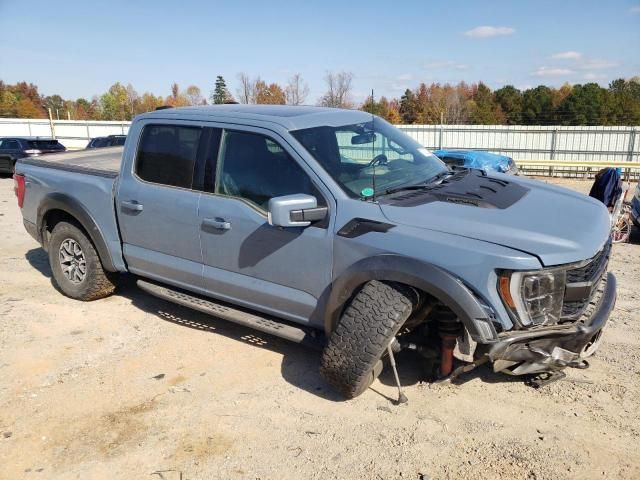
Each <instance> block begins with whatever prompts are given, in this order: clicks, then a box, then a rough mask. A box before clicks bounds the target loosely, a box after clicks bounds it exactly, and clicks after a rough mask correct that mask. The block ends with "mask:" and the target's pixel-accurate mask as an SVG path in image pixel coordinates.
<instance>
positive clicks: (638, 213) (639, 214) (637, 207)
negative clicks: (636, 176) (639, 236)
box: [631, 182, 640, 228]
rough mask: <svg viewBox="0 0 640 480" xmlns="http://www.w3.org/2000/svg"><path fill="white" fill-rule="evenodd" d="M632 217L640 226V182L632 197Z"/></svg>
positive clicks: (639, 226) (637, 225) (636, 224)
mask: <svg viewBox="0 0 640 480" xmlns="http://www.w3.org/2000/svg"><path fill="white" fill-rule="evenodd" d="M631 219H632V220H633V223H634V224H635V226H636V227H638V228H640V182H638V184H637V185H636V189H635V191H634V193H633V198H632V199H631Z"/></svg>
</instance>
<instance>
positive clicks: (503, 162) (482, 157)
mask: <svg viewBox="0 0 640 480" xmlns="http://www.w3.org/2000/svg"><path fill="white" fill-rule="evenodd" d="M433 154H434V155H435V156H437V157H438V158H440V159H441V160H442V161H443V162H444V163H446V164H447V165H449V166H452V167H453V166H456V167H467V168H479V169H481V170H486V171H490V172H500V173H509V174H512V175H517V174H518V166H517V165H516V162H514V161H513V158H511V157H507V156H505V155H498V154H497V153H491V152H483V151H480V150H436V151H434V152H433Z"/></svg>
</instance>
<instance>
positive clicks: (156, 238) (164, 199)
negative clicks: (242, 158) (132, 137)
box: [116, 123, 205, 289]
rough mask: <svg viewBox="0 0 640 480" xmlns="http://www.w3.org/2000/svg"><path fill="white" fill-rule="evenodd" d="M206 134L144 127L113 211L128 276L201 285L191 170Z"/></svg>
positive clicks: (170, 127)
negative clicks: (130, 167) (119, 230)
mask: <svg viewBox="0 0 640 480" xmlns="http://www.w3.org/2000/svg"><path fill="white" fill-rule="evenodd" d="M204 137H205V135H204V134H203V129H202V128H201V127H198V126H193V125H183V124H175V123H149V124H147V125H145V126H144V127H143V130H142V135H141V138H140V143H139V147H138V151H137V152H136V153H135V155H136V158H135V159H134V163H133V171H132V172H127V173H125V174H123V175H122V178H121V179H120V182H119V188H118V194H117V197H116V198H117V203H116V208H117V210H118V220H119V222H120V229H121V234H122V240H123V244H124V245H123V251H124V256H125V260H126V261H127V265H128V268H129V270H130V271H131V272H133V273H135V274H138V275H142V276H145V277H149V278H153V279H157V280H161V281H164V282H167V283H170V284H174V285H177V286H181V287H184V288H190V289H200V288H201V287H202V254H201V251H200V222H199V219H198V201H199V198H200V192H199V191H197V189H194V188H193V178H194V170H195V168H196V163H197V159H198V155H199V152H200V154H202V151H203V148H204V147H202V146H201V145H202V144H203V143H204V142H203V139H204Z"/></svg>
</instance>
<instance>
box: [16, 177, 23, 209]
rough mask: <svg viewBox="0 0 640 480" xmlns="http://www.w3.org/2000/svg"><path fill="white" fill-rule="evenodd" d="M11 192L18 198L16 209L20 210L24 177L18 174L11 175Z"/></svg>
mask: <svg viewBox="0 0 640 480" xmlns="http://www.w3.org/2000/svg"><path fill="white" fill-rule="evenodd" d="M13 191H14V192H15V193H16V197H18V207H20V208H22V205H24V194H25V184H24V175H20V174H19V173H16V174H14V175H13Z"/></svg>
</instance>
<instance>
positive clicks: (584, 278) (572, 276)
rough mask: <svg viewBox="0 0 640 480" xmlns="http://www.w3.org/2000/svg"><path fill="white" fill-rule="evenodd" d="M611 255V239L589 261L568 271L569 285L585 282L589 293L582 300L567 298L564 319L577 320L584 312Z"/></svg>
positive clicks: (564, 306)
mask: <svg viewBox="0 0 640 480" xmlns="http://www.w3.org/2000/svg"><path fill="white" fill-rule="evenodd" d="M610 256H611V239H609V241H608V242H607V243H606V244H605V246H604V247H603V248H602V250H600V252H598V254H597V255H596V256H595V257H593V258H592V259H591V261H590V262H589V263H587V264H586V265H584V266H582V267H580V268H574V269H573V270H569V271H568V272H567V286H569V285H570V284H583V285H584V286H585V287H586V288H587V290H586V292H587V293H588V294H587V295H585V297H584V298H582V299H580V300H573V301H566V300H565V302H564V303H563V305H562V318H563V319H565V320H575V319H576V318H577V317H579V316H580V315H581V314H582V312H584V310H585V308H586V307H587V305H588V304H589V301H590V300H591V298H592V297H593V295H594V294H595V292H596V290H597V289H598V285H599V283H600V281H601V280H602V277H603V276H604V274H605V273H606V271H607V265H608V264H609V257H610Z"/></svg>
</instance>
